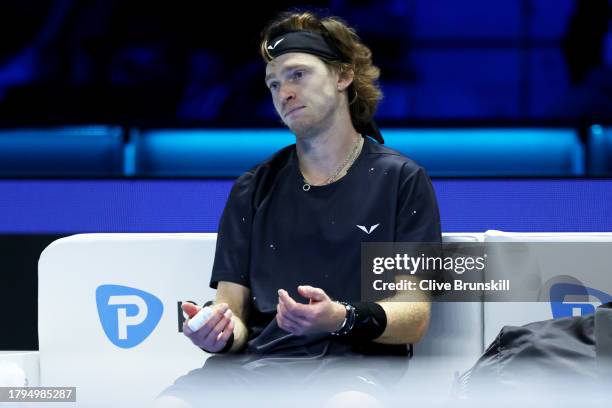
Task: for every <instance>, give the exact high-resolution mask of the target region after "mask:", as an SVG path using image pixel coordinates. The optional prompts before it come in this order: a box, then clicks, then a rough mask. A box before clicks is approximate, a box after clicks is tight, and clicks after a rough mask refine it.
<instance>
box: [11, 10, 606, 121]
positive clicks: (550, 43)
mask: <svg viewBox="0 0 612 408" xmlns="http://www.w3.org/2000/svg"><path fill="white" fill-rule="evenodd" d="M610 4H611V3H610V2H609V1H608V0H497V1H494V2H491V1H486V0H464V1H456V0H410V1H401V0H384V1H369V0H353V1H348V0H332V1H313V2H309V3H308V4H307V5H305V4H304V3H302V2H290V1H267V2H257V3H244V4H240V5H238V4H237V3H235V2H203V1H190V0H185V1H180V2H174V3H168V2H150V1H139V0H79V1H77V0H3V1H2V2H1V3H0V35H1V38H2V41H0V120H2V121H4V122H8V123H17V124H19V125H22V124H26V125H27V124H44V123H48V122H57V123H62V124H71V123H90V122H105V123H121V124H134V123H138V124H151V125H155V124H158V123H162V122H163V123H170V124H176V125H182V124H196V125H205V126H208V125H213V126H242V125H252V124H262V125H264V126H267V125H276V124H277V123H278V121H277V119H276V117H275V114H274V111H273V108H272V105H271V103H270V101H269V96H268V94H267V90H266V88H265V87H264V83H263V79H262V78H263V70H264V64H263V62H262V61H261V59H260V58H259V55H258V41H259V38H260V30H261V29H262V27H263V25H264V23H265V22H266V21H268V20H269V19H271V18H272V17H273V16H275V15H276V13H278V12H279V11H281V10H286V9H288V8H292V7H300V8H302V9H311V10H315V11H323V12H324V13H328V14H331V15H337V16H340V17H342V18H344V19H346V20H347V21H348V22H349V23H350V24H352V25H353V26H355V27H357V29H358V32H359V34H360V35H361V37H362V38H363V40H364V41H365V42H366V44H368V45H369V46H371V48H372V49H373V52H374V61H375V63H376V64H377V65H379V66H380V67H381V69H382V78H381V84H382V87H383V91H384V94H385V99H384V101H383V103H382V105H381V107H380V110H379V112H378V115H377V118H378V120H379V122H381V124H383V125H384V124H385V123H391V122H400V123H404V122H407V123H409V122H411V121H429V120H431V121H444V120H451V121H452V120H470V121H471V120H484V121H496V120H501V121H526V120H527V121H529V120H553V121H554V120H568V119H569V120H573V119H578V120H580V119H586V120H591V121H592V120H596V121H608V120H609V119H610V117H612V75H611V73H612V32H611V30H610Z"/></svg>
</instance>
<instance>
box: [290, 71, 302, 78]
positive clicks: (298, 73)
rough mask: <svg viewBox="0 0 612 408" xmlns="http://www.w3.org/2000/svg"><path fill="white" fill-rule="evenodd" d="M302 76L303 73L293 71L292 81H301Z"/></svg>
mask: <svg viewBox="0 0 612 408" xmlns="http://www.w3.org/2000/svg"><path fill="white" fill-rule="evenodd" d="M303 76H304V72H302V71H295V72H294V73H293V75H292V77H293V79H301V78H302V77H303Z"/></svg>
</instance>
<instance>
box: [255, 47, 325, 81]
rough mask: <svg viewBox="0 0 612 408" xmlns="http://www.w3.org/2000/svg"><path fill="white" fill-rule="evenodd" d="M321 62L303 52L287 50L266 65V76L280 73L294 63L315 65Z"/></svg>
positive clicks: (321, 62)
mask: <svg viewBox="0 0 612 408" xmlns="http://www.w3.org/2000/svg"><path fill="white" fill-rule="evenodd" d="M317 64H323V61H321V60H320V59H319V58H318V57H316V56H314V55H311V54H306V53H304V52H288V53H287V54H283V55H279V56H278V57H276V58H274V59H273V60H272V61H270V62H268V64H267V65H266V78H269V77H271V76H275V75H278V74H280V73H281V72H282V71H283V70H284V69H288V68H291V67H294V66H296V65H306V66H315V65H317Z"/></svg>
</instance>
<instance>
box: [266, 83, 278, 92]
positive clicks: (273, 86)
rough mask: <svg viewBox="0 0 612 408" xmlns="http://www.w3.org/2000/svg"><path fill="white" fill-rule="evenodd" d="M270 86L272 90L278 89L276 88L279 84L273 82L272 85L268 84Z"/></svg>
mask: <svg viewBox="0 0 612 408" xmlns="http://www.w3.org/2000/svg"><path fill="white" fill-rule="evenodd" d="M268 88H270V90H271V91H274V90H276V88H278V84H277V83H276V82H273V83H271V84H270V85H268Z"/></svg>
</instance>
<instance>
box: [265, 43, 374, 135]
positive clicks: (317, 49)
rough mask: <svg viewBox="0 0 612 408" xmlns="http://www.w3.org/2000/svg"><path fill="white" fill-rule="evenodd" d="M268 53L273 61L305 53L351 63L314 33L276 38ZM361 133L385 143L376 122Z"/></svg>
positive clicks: (336, 48) (269, 45) (361, 127)
mask: <svg viewBox="0 0 612 408" xmlns="http://www.w3.org/2000/svg"><path fill="white" fill-rule="evenodd" d="M266 52H267V53H268V55H269V56H270V58H271V59H274V58H276V57H278V56H279V55H283V54H286V53H288V52H303V53H306V54H312V55H316V56H317V57H321V58H325V59H328V60H332V61H341V62H350V60H349V59H348V58H347V57H345V56H344V55H343V54H342V53H341V52H340V50H339V49H338V47H336V45H335V44H334V43H333V41H331V40H330V39H327V37H325V36H323V35H322V34H319V33H315V32H312V31H291V32H288V33H285V34H283V35H279V36H277V37H275V38H274V39H273V40H271V41H268V42H267V43H266ZM357 130H358V131H359V132H360V133H363V134H365V135H368V136H371V137H372V138H373V139H374V140H376V141H377V142H379V143H381V144H382V143H385V141H384V139H383V137H382V135H381V134H380V130H379V129H378V126H377V125H376V123H375V122H374V120H372V121H370V122H368V123H366V124H364V125H363V126H360V128H358V129H357Z"/></svg>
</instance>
